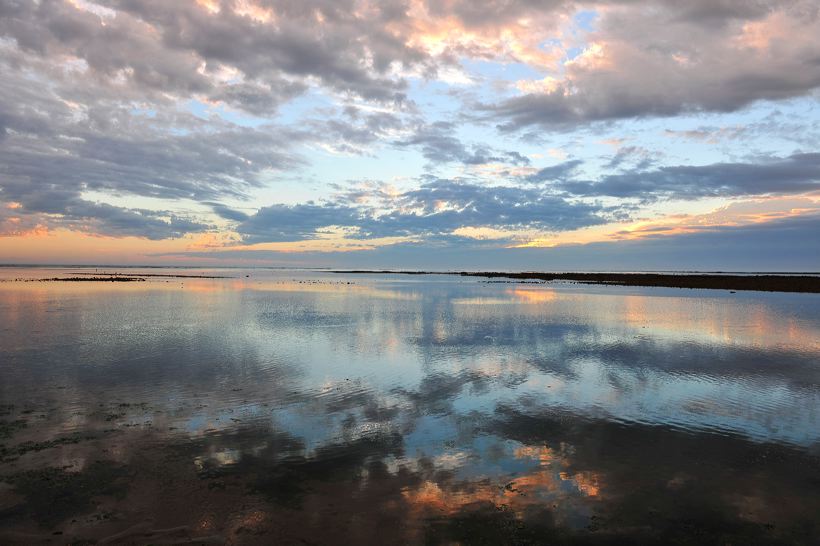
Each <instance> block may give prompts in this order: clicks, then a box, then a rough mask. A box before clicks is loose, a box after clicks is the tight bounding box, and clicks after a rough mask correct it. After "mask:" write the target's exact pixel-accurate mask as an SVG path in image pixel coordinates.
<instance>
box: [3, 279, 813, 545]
mask: <svg viewBox="0 0 820 546" xmlns="http://www.w3.org/2000/svg"><path fill="white" fill-rule="evenodd" d="M121 271H123V270H121ZM88 272H91V273H93V272H94V270H93V269H91V270H87V269H86V270H76V269H61V270H54V269H16V268H0V459H1V460H2V462H1V463H0V541H3V542H12V543H14V542H20V543H36V542H47V541H51V542H52V543H61V542H67V543H68V542H79V543H82V542H83V541H86V543H93V542H95V541H105V540H109V541H111V542H115V543H138V544H139V543H146V544H148V543H154V544H156V543H175V542H184V541H190V540H194V541H195V542H196V541H198V542H205V543H227V544H270V543H304V544H325V543H379V544H391V543H433V544H439V543H447V544H449V543H475V542H484V543H491V544H494V543H528V542H532V543H545V542H548V543H549V542H552V543H611V542H618V541H628V542H642V543H652V542H655V543H659V544H668V543H676V542H684V543H692V544H704V543H735V544H745V543H750V542H757V543H805V544H810V543H814V541H816V540H817V539H818V537H820V524H819V523H818V521H817V514H820V295H818V294H779V293H762V292H738V293H730V292H727V291H718V290H686V289H683V290H682V289H665V288H629V287H617V286H593V285H580V284H560V283H556V284H541V283H513V282H511V283H504V282H485V281H483V280H482V279H478V278H462V277H457V276H423V277H420V276H419V277H417V276H406V275H354V274H336V273H330V272H317V271H287V270H278V271H277V270H248V271H245V270H225V269H220V270H210V271H206V270H178V269H151V270H137V271H136V272H137V273H150V274H153V275H158V274H162V275H192V274H210V275H220V276H226V277H228V278H219V279H200V278H176V277H161V276H156V277H153V276H152V277H147V280H146V281H145V282H129V283H98V282H82V283H80V282H54V281H43V282H41V281H32V282H23V281H20V280H15V279H34V278H51V277H70V276H75V274H80V273H88ZM127 272H128V273H132V272H133V271H130V270H128V271H127ZM55 533H56V534H55Z"/></svg>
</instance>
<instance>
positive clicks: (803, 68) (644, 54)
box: [482, 0, 820, 130]
mask: <svg viewBox="0 0 820 546" xmlns="http://www.w3.org/2000/svg"><path fill="white" fill-rule="evenodd" d="M599 11H600V17H599V21H597V22H596V28H595V29H594V30H593V31H592V32H589V33H588V34H587V36H586V44H585V45H582V46H580V47H581V48H582V49H581V53H580V54H579V55H577V56H575V57H574V58H572V59H570V60H568V61H566V62H565V63H564V65H563V67H562V69H561V70H560V71H559V72H560V77H557V78H551V79H550V80H549V82H550V84H549V85H548V86H546V87H544V89H543V91H542V92H531V93H526V94H523V95H519V96H516V97H511V98H509V99H506V100H503V101H501V102H498V103H495V104H492V103H487V104H483V105H482V108H483V109H484V110H485V111H486V112H487V113H488V114H490V115H491V116H493V117H495V118H496V119H498V120H500V121H501V127H502V128H503V129H505V130H517V129H521V128H524V127H527V126H540V127H542V128H545V129H548V130H566V129H571V128H573V127H576V126H578V125H585V124H589V123H594V122H607V121H615V120H623V119H630V118H644V117H655V116H675V115H678V114H682V113H691V112H733V111H736V110H739V109H741V108H743V107H745V106H748V105H750V104H752V103H754V102H756V101H760V100H781V99H787V98H791V97H799V96H805V95H809V94H810V93H812V92H813V91H814V90H816V89H817V88H818V87H820V40H818V39H817V36H818V35H820V7H818V6H817V4H816V3H815V2H810V1H808V0H805V1H799V0H797V1H793V2H700V1H698V2H662V3H657V2H655V3H650V2H610V3H604V2H602V3H600V10H599ZM519 87H521V88H524V89H528V88H531V87H532V86H528V82H527V81H526V80H525V81H522V82H521V85H520V86H519Z"/></svg>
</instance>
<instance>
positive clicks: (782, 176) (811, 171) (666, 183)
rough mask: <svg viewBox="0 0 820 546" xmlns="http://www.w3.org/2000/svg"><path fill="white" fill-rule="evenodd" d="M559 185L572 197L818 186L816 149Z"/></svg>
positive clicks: (677, 195)
mask: <svg viewBox="0 0 820 546" xmlns="http://www.w3.org/2000/svg"><path fill="white" fill-rule="evenodd" d="M559 187H560V188H561V189H563V190H565V191H567V192H569V193H570V194H572V195H576V196H610V197H621V198H641V199H643V200H646V201H652V200H657V199H663V198H668V199H695V198H701V197H736V196H749V195H764V194H791V193H804V192H810V191H815V190H817V189H820V153H801V154H794V155H791V156H789V157H786V158H774V159H769V160H765V161H760V162H755V163H714V164H711V165H699V166H686V165H680V166H666V167H660V168H658V169H655V170H651V171H644V170H640V168H639V169H636V170H631V171H627V172H625V173H621V174H612V175H607V176H604V177H602V178H601V179H599V180H597V181H578V180H569V181H565V182H562V183H561V184H560V186H559Z"/></svg>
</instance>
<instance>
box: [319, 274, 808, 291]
mask: <svg viewBox="0 0 820 546" xmlns="http://www.w3.org/2000/svg"><path fill="white" fill-rule="evenodd" d="M334 273H348V274H368V273H371V274H375V273H380V274H384V273H393V274H402V275H460V276H462V277H485V278H490V279H495V278H501V279H511V280H539V281H545V282H549V281H571V282H579V283H588V284H614V285H619V286H658V287H668V288H708V289H716V290H759V291H764V292H811V293H820V276H812V275H769V274H766V275H755V274H748V275H731V274H689V273H681V274H670V273H538V272H529V271H526V272H520V273H505V272H498V271H485V272H474V271H459V272H452V271H443V272H442V271H384V270H382V271H375V270H373V271H368V270H349V271H343V270H337V271H334Z"/></svg>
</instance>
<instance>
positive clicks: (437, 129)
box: [395, 121, 530, 166]
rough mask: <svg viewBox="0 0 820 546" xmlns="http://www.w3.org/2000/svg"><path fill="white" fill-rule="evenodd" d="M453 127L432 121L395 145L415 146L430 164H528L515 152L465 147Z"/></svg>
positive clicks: (474, 146) (445, 123) (453, 125)
mask: <svg viewBox="0 0 820 546" xmlns="http://www.w3.org/2000/svg"><path fill="white" fill-rule="evenodd" d="M456 129H457V127H456V125H455V124H453V123H450V122H444V121H441V122H436V123H433V124H430V125H427V126H422V127H419V128H417V130H416V132H415V134H414V135H413V136H412V137H410V138H407V139H404V140H400V141H397V142H395V145H396V146H399V147H417V148H419V149H420V150H421V153H422V155H423V156H424V157H425V158H426V159H427V160H428V161H430V162H431V163H452V162H458V163H463V164H464V165H486V164H488V163H504V164H509V165H519V166H521V165H529V164H530V160H529V158H528V157H526V156H524V155H522V154H520V153H518V152H515V151H498V150H494V149H492V148H490V147H489V146H486V145H483V144H478V145H472V146H468V145H465V144H464V143H463V142H461V140H459V139H458V138H457V137H456V136H455V135H454V133H455V131H456Z"/></svg>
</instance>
